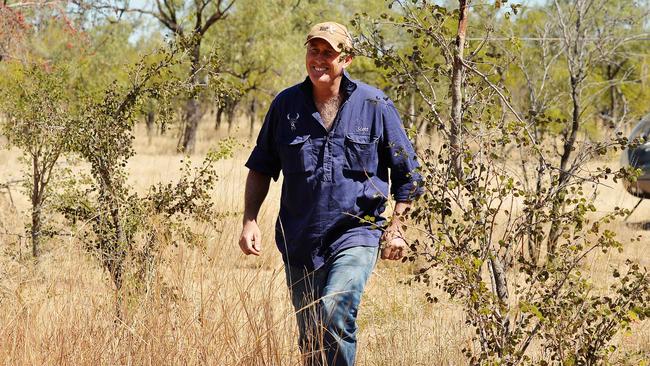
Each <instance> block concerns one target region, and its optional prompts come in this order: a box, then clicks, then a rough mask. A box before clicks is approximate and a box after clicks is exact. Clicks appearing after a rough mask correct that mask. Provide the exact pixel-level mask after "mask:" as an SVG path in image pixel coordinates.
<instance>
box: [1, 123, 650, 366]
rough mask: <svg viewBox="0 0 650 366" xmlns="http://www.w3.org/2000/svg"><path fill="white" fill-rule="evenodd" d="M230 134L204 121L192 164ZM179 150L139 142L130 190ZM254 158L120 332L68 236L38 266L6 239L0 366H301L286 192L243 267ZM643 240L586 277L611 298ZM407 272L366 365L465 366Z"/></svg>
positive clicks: (626, 341) (436, 308) (224, 164)
mask: <svg viewBox="0 0 650 366" xmlns="http://www.w3.org/2000/svg"><path fill="white" fill-rule="evenodd" d="M242 131H246V128H243V127H242ZM224 133H225V131H218V132H215V131H213V130H211V129H210V128H209V126H208V125H207V123H206V125H205V126H204V129H203V130H202V131H201V140H200V141H199V148H198V151H197V156H196V157H195V159H196V160H197V161H198V160H199V159H200V155H201V154H202V153H204V152H205V151H206V150H207V149H208V148H209V147H210V146H214V145H215V144H216V141H217V140H218V139H219V138H220V137H223V135H224ZM242 134H244V133H243V132H242ZM242 141H245V139H242ZM3 143H4V142H1V141H0V144H3ZM175 144H176V140H175V138H174V136H173V133H171V136H168V137H158V136H157V137H154V138H152V139H151V141H148V139H147V138H146V136H145V134H144V132H143V131H142V132H141V133H139V134H138V139H137V140H136V149H137V151H138V155H137V156H136V157H134V158H133V159H132V160H131V162H130V163H129V167H128V168H129V170H130V172H131V177H132V178H131V179H132V180H131V183H132V184H133V185H134V187H136V189H138V190H143V189H145V188H146V187H147V186H148V185H150V184H152V183H155V182H159V181H168V180H173V178H175V177H176V176H177V175H178V173H177V169H178V167H179V166H180V163H179V160H180V158H181V156H179V155H177V154H174V153H172V152H173V151H174V147H175ZM244 144H245V145H246V143H244ZM249 149H250V145H247V146H242V148H241V149H240V151H238V152H237V153H236V155H235V157H234V158H233V159H230V160H225V161H220V162H219V163H218V171H219V172H220V180H219V182H218V183H217V189H216V190H215V193H214V201H215V203H216V205H217V207H218V209H219V211H221V212H232V213H235V215H234V216H231V217H226V218H225V219H224V220H223V223H222V225H221V226H220V227H219V228H217V229H209V228H200V229H201V230H204V232H205V233H206V234H207V235H208V237H209V240H208V242H207V246H206V247H205V248H188V247H186V246H183V245H181V246H178V247H171V248H170V249H169V250H167V251H166V252H165V254H164V261H163V263H162V265H161V266H160V273H159V275H158V276H157V277H156V278H157V279H156V281H155V283H154V284H153V286H152V291H151V292H150V295H149V296H148V297H146V298H133V299H128V301H127V305H128V306H127V310H126V316H125V317H124V319H125V320H124V321H123V322H122V321H118V320H117V319H116V318H115V317H114V315H113V314H114V305H113V304H114V299H115V294H114V291H113V288H112V286H111V283H110V280H109V279H108V276H107V275H106V273H105V272H104V271H102V269H101V267H99V265H98V264H97V261H96V260H95V259H94V258H93V257H92V256H91V255H90V254H89V253H88V252H87V251H85V250H84V249H83V248H81V246H80V245H79V242H78V241H77V239H75V237H74V235H73V236H71V237H67V238H54V239H52V240H50V241H48V242H47V244H46V247H45V250H44V253H43V256H42V258H41V259H40V260H39V261H38V263H34V262H33V261H32V260H31V259H30V257H29V246H28V242H27V241H26V239H24V238H20V237H17V236H12V235H3V234H0V364H4V365H41V364H45V365H98V364H104V365H198V364H200V365H298V364H299V358H298V354H297V345H296V341H295V339H296V327H295V325H294V318H293V313H292V309H291V306H290V302H289V298H288V294H287V291H286V286H285V284H284V272H283V267H282V261H281V259H280V258H279V254H278V252H277V250H276V249H275V246H274V244H273V242H272V238H273V224H274V220H275V216H276V212H277V209H278V198H279V188H280V187H279V184H277V183H276V184H273V185H272V187H271V192H270V194H269V197H268V198H267V200H266V203H265V204H264V206H263V208H262V212H261V215H260V226H261V228H262V230H263V239H264V240H265V241H264V243H263V254H262V256H261V257H260V258H251V257H245V256H244V255H242V254H241V253H240V251H239V248H238V246H237V239H238V236H239V231H240V220H241V219H240V215H239V214H237V213H239V212H241V211H242V209H243V183H244V179H245V175H246V170H245V168H244V167H243V163H244V161H245V159H246V157H247V154H248V150H249ZM19 156H20V155H19V153H18V152H17V151H13V150H0V171H2V172H3V177H2V181H3V182H4V181H12V180H14V179H19V178H20V176H21V173H20V172H21V169H22V165H21V163H20V162H19V159H18V158H19ZM11 193H12V196H11V198H12V199H13V204H12V203H11V202H10V198H9V195H8V192H7V191H6V190H3V191H0V232H9V233H21V232H24V229H23V225H24V222H25V220H26V218H27V211H26V209H27V199H26V198H25V196H24V195H23V194H22V193H21V192H20V190H19V188H18V187H14V188H13V189H12V191H11ZM602 193H603V194H601V200H602V205H601V207H603V209H607V208H613V207H614V206H621V207H632V206H633V205H634V204H635V203H636V202H635V200H634V198H632V197H630V196H629V195H627V194H626V193H625V192H624V191H623V190H622V188H621V187H620V186H619V185H617V184H614V183H612V185H611V187H610V188H603V192H602ZM649 217H650V204H642V205H641V207H640V208H639V209H638V210H637V211H636V212H635V214H634V215H633V216H632V217H631V218H630V220H629V221H630V222H632V223H636V225H626V224H624V223H613V224H612V227H613V228H614V229H616V230H617V231H618V232H619V233H621V235H622V236H623V237H629V238H631V237H634V236H636V235H639V234H643V235H645V236H646V237H647V235H646V231H644V230H643V227H642V226H643V225H642V224H643V223H644V222H646V221H648V220H649V219H648V218H649ZM73 234H74V233H73ZM647 243H648V242H647V238H645V239H644V240H642V242H641V243H638V244H634V245H631V246H628V247H626V249H625V251H624V253H623V254H600V255H595V256H593V257H592V258H590V261H589V264H588V266H587V268H586V269H587V270H588V271H589V273H590V274H591V276H592V278H593V280H594V282H596V283H598V284H599V286H601V287H602V288H606V285H607V283H608V281H609V276H608V273H609V272H610V270H609V269H610V268H611V267H612V266H616V265H618V264H620V263H622V261H623V260H624V258H627V257H631V258H636V259H637V260H639V261H640V262H641V263H642V264H643V265H645V266H649V264H650V259H649V257H648V256H647V248H648V246H647ZM411 269H412V268H411V267H409V266H407V265H402V264H400V263H389V262H380V263H379V264H378V266H377V268H376V269H375V271H374V274H373V276H372V277H371V280H370V283H369V285H368V290H367V292H366V294H365V296H364V299H363V304H362V308H361V311H360V314H359V324H360V327H361V331H360V339H359V354H358V359H359V362H358V364H359V365H459V364H464V363H465V361H464V358H463V356H462V354H461V350H462V349H463V348H464V347H467V346H468V345H470V339H471V335H472V334H471V329H470V328H468V327H467V326H466V325H465V323H464V321H465V319H464V315H463V313H462V311H461V309H460V307H459V306H458V305H457V304H455V303H453V302H451V301H448V300H446V299H445V298H444V296H439V297H440V298H441V302H439V303H438V304H435V305H431V304H428V303H427V302H426V301H425V298H424V293H425V292H426V291H432V289H425V288H423V287H422V286H421V285H416V286H407V285H404V284H402V283H400V280H402V279H405V278H406V277H407V276H408V274H409V270H411ZM433 291H434V292H435V289H433ZM616 342H617V344H618V345H619V346H620V347H621V348H622V349H623V350H632V351H634V350H638V351H641V352H645V354H646V355H648V354H650V324H649V323H648V322H645V323H638V324H634V326H633V331H632V332H630V333H627V334H621V335H620V336H619V337H618V338H617V339H616Z"/></svg>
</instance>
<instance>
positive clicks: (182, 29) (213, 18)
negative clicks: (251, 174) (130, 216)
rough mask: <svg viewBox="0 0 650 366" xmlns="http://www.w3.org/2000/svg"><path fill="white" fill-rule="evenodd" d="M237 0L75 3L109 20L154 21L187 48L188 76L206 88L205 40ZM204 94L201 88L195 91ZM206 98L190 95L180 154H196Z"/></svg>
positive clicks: (112, 0)
mask: <svg viewBox="0 0 650 366" xmlns="http://www.w3.org/2000/svg"><path fill="white" fill-rule="evenodd" d="M235 2H236V0H196V1H192V2H185V1H174V0H163V1H155V3H153V4H152V3H151V2H146V3H145V4H144V6H141V7H139V6H134V5H133V4H132V3H130V2H128V1H121V0H115V1H114V0H103V1H86V0H73V3H74V4H76V5H77V6H78V7H79V8H80V9H91V10H93V11H98V12H100V13H104V14H105V16H107V17H109V18H118V19H120V18H122V15H123V14H125V13H130V14H133V13H135V14H142V15H145V16H149V17H153V18H154V19H156V20H157V21H158V22H159V24H160V25H161V26H162V27H163V28H164V29H165V30H166V31H168V32H170V34H171V35H173V36H174V37H175V40H176V42H178V44H179V45H182V46H183V47H185V48H187V49H188V51H189V55H190V59H191V62H190V64H189V71H188V75H189V78H190V81H191V83H192V84H193V85H195V86H200V85H202V84H205V82H206V80H207V78H208V77H207V76H206V73H207V72H206V70H205V67H206V64H209V62H210V61H209V60H208V59H206V58H204V57H202V52H204V48H205V47H206V45H204V39H205V37H206V35H207V34H208V32H209V31H210V29H212V28H213V27H214V25H215V24H218V23H219V22H223V21H224V20H225V19H226V18H227V17H228V14H229V13H230V12H232V10H233V9H234V5H235ZM194 89H195V90H197V91H198V90H202V89H201V88H194ZM207 97H208V96H206V95H203V94H196V95H188V97H187V99H186V100H185V106H184V113H183V122H184V125H183V132H182V138H181V140H180V144H179V150H180V151H182V152H186V153H191V152H193V151H194V149H195V146H196V135H197V129H198V125H199V122H200V121H201V119H202V118H203V115H204V114H205V109H206V108H205V106H206V103H205V101H204V100H203V99H205V98H207Z"/></svg>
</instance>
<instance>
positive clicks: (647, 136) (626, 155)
mask: <svg viewBox="0 0 650 366" xmlns="http://www.w3.org/2000/svg"><path fill="white" fill-rule="evenodd" d="M629 141H630V142H631V143H634V142H638V143H639V145H638V146H636V147H634V148H627V149H625V151H623V156H622V157H621V166H631V167H634V168H637V169H641V175H640V176H639V177H638V179H637V180H636V182H632V181H624V182H623V184H624V185H625V189H627V191H628V192H629V193H631V194H633V195H634V196H636V197H639V198H641V199H644V198H650V114H649V115H647V116H645V117H644V118H642V119H641V121H640V122H639V123H638V124H637V125H636V126H635V127H634V129H633V130H632V133H630V137H629Z"/></svg>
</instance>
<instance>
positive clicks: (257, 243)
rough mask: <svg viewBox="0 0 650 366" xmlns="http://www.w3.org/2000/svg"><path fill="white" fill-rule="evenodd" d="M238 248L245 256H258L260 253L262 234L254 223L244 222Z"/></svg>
mask: <svg viewBox="0 0 650 366" xmlns="http://www.w3.org/2000/svg"><path fill="white" fill-rule="evenodd" d="M239 247H240V248H241V251H242V252H244V254H246V255H249V254H253V255H260V253H261V252H262V233H261V232H260V228H259V226H257V222H256V221H246V222H244V227H243V228H242V231H241V236H240V237H239Z"/></svg>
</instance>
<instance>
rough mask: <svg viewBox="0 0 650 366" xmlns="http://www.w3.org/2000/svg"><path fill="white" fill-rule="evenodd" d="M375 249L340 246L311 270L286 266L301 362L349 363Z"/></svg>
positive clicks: (310, 364)
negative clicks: (333, 253) (342, 248)
mask: <svg viewBox="0 0 650 366" xmlns="http://www.w3.org/2000/svg"><path fill="white" fill-rule="evenodd" d="M377 251H378V248H376V247H352V248H348V249H344V250H342V251H341V252H339V253H338V254H336V255H335V256H334V257H333V258H330V260H328V261H327V263H325V265H324V266H323V267H321V268H319V269H317V270H316V271H311V272H310V271H307V270H305V269H304V268H300V267H294V266H289V265H287V266H285V274H286V276H287V286H289V290H290V292H291V302H292V303H293V306H294V309H295V310H296V318H297V321H298V330H299V332H300V338H299V340H298V343H299V346H300V351H301V353H302V355H303V358H304V363H305V365H308V366H317V365H327V366H352V365H354V359H355V356H356V352H357V312H358V309H359V303H360V301H361V294H362V293H363V289H364V287H365V286H366V282H367V281H368V277H369V276H370V273H371V272H372V269H373V268H374V266H375V263H376V261H377Z"/></svg>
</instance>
